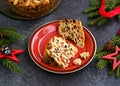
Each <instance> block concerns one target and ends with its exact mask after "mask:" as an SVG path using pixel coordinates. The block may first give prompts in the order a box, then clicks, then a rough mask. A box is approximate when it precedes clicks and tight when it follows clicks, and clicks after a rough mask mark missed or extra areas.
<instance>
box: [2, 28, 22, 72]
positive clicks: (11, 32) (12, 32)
mask: <svg viewBox="0 0 120 86" xmlns="http://www.w3.org/2000/svg"><path fill="white" fill-rule="evenodd" d="M0 33H2V34H4V37H0V47H1V46H2V45H3V44H11V42H16V41H17V40H21V39H22V38H23V36H22V35H21V34H19V33H18V32H17V30H16V29H15V28H0ZM0 62H2V63H3V65H4V66H5V67H6V68H8V69H9V70H11V71H12V72H15V73H18V72H20V66H18V65H17V63H15V62H13V61H11V60H9V59H7V58H4V59H0Z"/></svg>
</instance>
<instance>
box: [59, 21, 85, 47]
mask: <svg viewBox="0 0 120 86" xmlns="http://www.w3.org/2000/svg"><path fill="white" fill-rule="evenodd" d="M58 33H59V35H61V36H62V37H63V38H65V39H67V38H68V39H71V40H72V41H74V42H75V43H76V44H77V46H79V47H81V48H83V47H84V44H85V35H84V31H83V27H82V23H81V21H79V20H74V19H64V20H61V21H60V22H59V25H58Z"/></svg>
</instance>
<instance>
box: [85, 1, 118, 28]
mask: <svg viewBox="0 0 120 86" xmlns="http://www.w3.org/2000/svg"><path fill="white" fill-rule="evenodd" d="M105 4H106V7H105V10H106V11H110V10H112V9H114V8H116V7H117V6H119V5H120V0H105ZM89 6H90V7H89V8H87V9H85V10H84V11H83V13H89V14H88V18H90V19H92V20H90V21H89V22H88V24H89V25H90V26H94V25H97V26H101V25H103V24H105V23H106V22H107V21H108V20H109V18H104V17H103V18H102V16H101V15H100V14H99V12H96V11H99V8H100V6H101V0H90V3H89ZM118 19H119V20H120V15H118Z"/></svg>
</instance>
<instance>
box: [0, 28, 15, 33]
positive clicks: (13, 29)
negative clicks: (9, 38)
mask: <svg viewBox="0 0 120 86" xmlns="http://www.w3.org/2000/svg"><path fill="white" fill-rule="evenodd" d="M1 30H10V31H15V32H17V30H16V29H15V28H13V27H9V28H8V27H6V28H0V31H1Z"/></svg>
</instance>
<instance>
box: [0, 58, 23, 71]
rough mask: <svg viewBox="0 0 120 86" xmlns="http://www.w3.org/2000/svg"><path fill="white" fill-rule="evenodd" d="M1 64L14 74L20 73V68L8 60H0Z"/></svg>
mask: <svg viewBox="0 0 120 86" xmlns="http://www.w3.org/2000/svg"><path fill="white" fill-rule="evenodd" d="M0 61H1V62H2V64H3V65H4V66H5V67H6V68H8V69H9V70H11V71H13V72H14V73H19V72H20V70H21V69H20V66H18V65H17V64H16V63H15V62H13V61H11V60H9V59H6V58H4V59H0Z"/></svg>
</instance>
